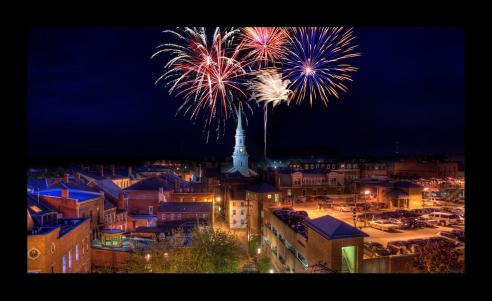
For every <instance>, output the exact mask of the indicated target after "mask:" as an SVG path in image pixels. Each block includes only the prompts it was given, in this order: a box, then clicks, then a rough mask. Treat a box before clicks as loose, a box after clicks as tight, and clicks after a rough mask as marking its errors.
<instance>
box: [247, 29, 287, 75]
mask: <svg viewBox="0 0 492 301" xmlns="http://www.w3.org/2000/svg"><path fill="white" fill-rule="evenodd" d="M241 38H242V40H241V46H240V47H241V49H242V50H244V51H246V52H247V54H246V57H245V59H252V60H254V61H256V62H257V63H258V65H259V67H260V68H261V67H262V66H267V65H268V63H273V64H275V63H276V62H278V61H280V59H281V58H282V57H283V56H284V55H285V44H286V43H287V38H288V35H287V31H286V30H285V29H284V28H281V27H245V28H244V30H243V32H242V35H241Z"/></svg>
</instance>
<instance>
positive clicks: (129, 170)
mask: <svg viewBox="0 0 492 301" xmlns="http://www.w3.org/2000/svg"><path fill="white" fill-rule="evenodd" d="M131 175H132V167H131V166H128V177H131Z"/></svg>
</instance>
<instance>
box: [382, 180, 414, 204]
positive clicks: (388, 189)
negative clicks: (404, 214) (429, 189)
mask: <svg viewBox="0 0 492 301" xmlns="http://www.w3.org/2000/svg"><path fill="white" fill-rule="evenodd" d="M422 191H423V187H422V186H420V185H418V184H415V183H412V182H409V181H396V182H386V183H382V184H378V185H376V201H378V202H383V203H385V204H386V206H387V207H388V208H402V209H411V208H420V207H422V206H423V201H422Z"/></svg>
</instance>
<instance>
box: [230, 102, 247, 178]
mask: <svg viewBox="0 0 492 301" xmlns="http://www.w3.org/2000/svg"><path fill="white" fill-rule="evenodd" d="M242 113H243V111H242V106H241V103H239V107H238V110H237V128H236V135H235V138H236V143H235V145H234V152H233V153H232V160H233V169H234V170H236V171H239V172H240V173H241V174H242V175H244V176H248V174H249V168H248V157H249V156H248V152H247V151H246V143H245V135H244V130H243V121H242V116H241V115H242Z"/></svg>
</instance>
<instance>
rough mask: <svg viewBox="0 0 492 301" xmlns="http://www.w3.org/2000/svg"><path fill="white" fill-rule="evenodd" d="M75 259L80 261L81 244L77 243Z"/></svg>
mask: <svg viewBox="0 0 492 301" xmlns="http://www.w3.org/2000/svg"><path fill="white" fill-rule="evenodd" d="M75 261H79V244H76V245H75Z"/></svg>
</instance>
